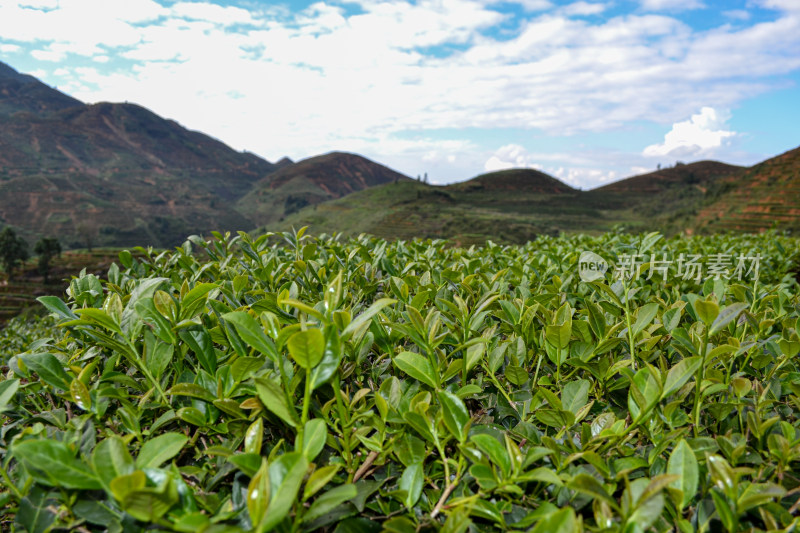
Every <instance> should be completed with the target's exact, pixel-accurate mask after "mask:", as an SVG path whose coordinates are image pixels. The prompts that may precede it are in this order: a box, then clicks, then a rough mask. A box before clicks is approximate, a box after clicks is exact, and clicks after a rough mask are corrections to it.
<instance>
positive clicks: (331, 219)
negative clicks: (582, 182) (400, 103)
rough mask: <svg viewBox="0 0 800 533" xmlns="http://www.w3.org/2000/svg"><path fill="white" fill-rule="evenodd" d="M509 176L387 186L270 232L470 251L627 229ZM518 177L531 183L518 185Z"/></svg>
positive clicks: (575, 200)
mask: <svg viewBox="0 0 800 533" xmlns="http://www.w3.org/2000/svg"><path fill="white" fill-rule="evenodd" d="M509 172H517V173H518V175H517V176H512V175H511V174H505V175H503V174H501V173H498V174H496V175H494V176H483V177H479V178H478V179H476V180H471V181H470V182H467V183H462V184H457V185H451V186H447V187H435V186H431V185H425V184H422V183H418V182H415V181H411V182H404V183H397V184H394V183H391V184H387V185H383V186H380V187H374V188H370V189H366V190H364V191H360V192H357V193H353V194H351V195H348V196H346V197H344V198H341V199H339V200H335V201H332V202H326V203H324V204H320V205H318V206H315V207H310V208H305V209H303V210H301V211H299V212H298V213H295V214H293V215H291V216H288V217H286V219H285V220H284V221H283V222H282V223H281V224H278V225H275V226H274V227H275V228H279V229H285V228H290V227H299V226H304V225H309V226H311V230H312V231H316V232H327V233H331V232H333V231H339V232H342V233H345V234H349V235H352V234H358V233H361V232H365V233H371V234H374V235H377V236H379V237H384V238H389V239H394V238H411V237H423V238H450V239H453V240H454V241H455V242H457V243H460V244H474V243H482V242H484V241H486V240H487V239H492V240H495V241H500V242H525V241H527V240H530V239H532V238H534V237H535V236H536V235H537V234H540V233H554V232H557V231H558V230H560V229H564V228H565V227H569V228H574V229H576V230H580V231H584V232H590V233H592V232H600V231H603V230H605V229H608V228H609V227H611V226H612V225H613V224H614V223H617V222H625V219H614V220H601V213H600V212H598V211H596V210H594V209H592V208H587V207H586V206H585V205H583V204H582V203H581V201H580V195H581V193H580V191H576V190H574V189H571V188H569V187H567V186H566V185H564V184H562V183H560V182H558V181H557V180H554V179H553V178H550V177H546V176H545V177H546V180H543V179H542V177H543V176H544V175H540V176H539V175H537V176H532V175H530V172H535V171H509ZM520 172H521V173H522V174H523V175H527V176H528V177H529V178H532V179H528V180H523V181H518V178H519V173H520ZM537 174H538V173H537ZM509 177H513V179H511V180H507V178H509ZM494 180H497V181H496V182H493V181H494ZM550 180H552V181H550ZM500 183H502V185H503V186H498V185H499V184H500ZM554 185H555V187H554ZM269 229H272V228H271V227H270V228H269Z"/></svg>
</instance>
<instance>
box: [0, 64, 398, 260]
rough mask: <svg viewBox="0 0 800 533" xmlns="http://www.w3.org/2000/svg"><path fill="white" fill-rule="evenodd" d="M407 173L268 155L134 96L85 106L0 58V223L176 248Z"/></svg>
mask: <svg viewBox="0 0 800 533" xmlns="http://www.w3.org/2000/svg"><path fill="white" fill-rule="evenodd" d="M408 179H409V178H407V177H405V176H403V175H402V174H399V173H397V172H395V171H393V170H390V169H388V168H386V167H384V166H382V165H379V164H377V163H374V162H372V161H369V160H368V159H365V158H363V157H361V156H358V155H354V154H345V153H339V152H334V153H331V154H327V155H323V156H318V157H313V158H310V159H307V160H304V161H300V162H299V163H295V162H293V161H292V160H291V159H289V158H283V159H281V160H279V161H278V162H277V163H274V164H273V163H270V162H268V161H265V160H263V159H261V158H259V157H257V156H255V155H253V154H250V153H247V152H237V151H235V150H233V149H231V148H230V147H228V146H227V145H225V144H223V143H222V142H220V141H218V140H216V139H213V138H211V137H209V136H207V135H205V134H202V133H199V132H195V131H190V130H187V129H186V128H184V127H183V126H181V125H180V124H178V123H177V122H175V121H172V120H167V119H164V118H162V117H160V116H158V115H156V114H155V113H153V112H151V111H149V110H147V109H145V108H143V107H141V106H138V105H135V104H128V103H125V104H115V103H105V102H104V103H98V104H94V105H86V104H83V103H82V102H80V101H78V100H76V99H74V98H72V97H69V96H67V95H65V94H62V93H60V92H59V91H57V90H55V89H53V88H50V87H48V86H47V85H45V84H43V83H41V82H40V81H38V80H37V79H36V78H34V77H32V76H28V75H25V74H20V73H18V72H17V71H15V70H14V69H12V68H11V67H9V66H8V65H5V64H3V63H0V226H1V225H3V224H12V225H15V226H18V227H19V228H20V229H21V231H22V232H23V234H24V235H25V236H26V237H28V238H29V239H31V238H38V237H39V236H43V235H47V236H57V237H58V238H59V239H60V240H61V241H62V243H63V244H64V245H66V246H68V247H76V246H87V245H89V246H91V245H93V244H95V245H102V244H108V245H114V246H134V245H145V246H146V245H152V246H173V245H176V244H180V243H181V242H183V240H184V239H185V237H186V236H187V235H189V234H192V233H200V234H203V233H207V232H209V231H212V230H251V229H252V228H254V227H255V226H256V225H257V224H264V223H268V222H273V221H277V220H279V219H280V218H281V217H282V216H284V215H285V214H286V213H291V212H293V211H295V210H297V209H299V208H300V207H303V206H306V205H313V204H317V203H320V202H323V201H326V200H331V199H335V198H339V197H341V196H343V195H346V194H349V193H351V192H353V191H358V190H361V189H363V188H365V187H372V186H374V185H379V184H383V183H388V182H393V181H398V180H408Z"/></svg>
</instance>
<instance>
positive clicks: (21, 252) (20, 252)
mask: <svg viewBox="0 0 800 533" xmlns="http://www.w3.org/2000/svg"><path fill="white" fill-rule="evenodd" d="M33 253H35V254H36V255H37V256H38V257H39V261H38V263H37V270H38V272H39V274H41V275H42V276H43V277H44V282H45V283H48V282H49V275H50V263H51V261H52V260H53V258H54V257H56V256H59V255H61V244H60V243H59V242H58V239H56V238H53V237H42V238H41V239H39V240H38V241H37V242H36V245H35V246H34V247H33ZM28 257H29V255H28V242H27V241H26V240H25V239H23V238H22V237H21V236H19V235H17V232H16V231H14V228H12V227H10V226H6V227H5V228H3V231H0V266H1V267H2V268H3V270H4V271H5V272H6V274H8V279H12V277H13V275H14V269H15V268H17V266H18V265H19V264H20V263H22V262H23V261H26V260H27V259H28Z"/></svg>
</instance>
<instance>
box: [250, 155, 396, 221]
mask: <svg viewBox="0 0 800 533" xmlns="http://www.w3.org/2000/svg"><path fill="white" fill-rule="evenodd" d="M399 181H411V180H410V178H408V177H407V176H404V175H403V174H400V173H399V172H395V171H394V170H391V169H390V168H387V167H385V166H383V165H380V164H377V163H375V162H373V161H370V160H369V159H366V158H364V157H361V156H360V155H356V154H348V153H342V152H332V153H329V154H325V155H320V156H316V157H311V158H309V159H305V160H303V161H300V162H298V163H295V164H291V165H286V166H284V167H283V168H281V169H279V170H276V171H275V172H273V173H272V174H270V175H269V176H267V177H265V178H264V179H262V180H260V181H259V182H258V183H256V184H255V185H254V186H253V187H252V189H251V190H250V191H249V192H248V193H247V194H246V195H244V196H243V197H242V198H241V199H240V200H239V201H238V202H237V204H236V208H237V210H238V211H239V212H240V213H242V214H244V215H245V216H247V217H248V218H249V219H250V220H252V221H254V222H255V223H256V224H259V225H264V224H269V223H274V222H278V221H280V220H281V219H282V218H283V217H284V216H286V215H288V214H291V213H294V212H296V211H298V210H300V209H302V208H303V207H305V206H310V205H316V204H320V203H322V202H325V201H329V200H333V199H336V198H341V197H342V196H346V195H348V194H351V193H353V192H356V191H360V190H362V189H367V188H370V187H375V186H377V185H383V184H386V183H394V182H399Z"/></svg>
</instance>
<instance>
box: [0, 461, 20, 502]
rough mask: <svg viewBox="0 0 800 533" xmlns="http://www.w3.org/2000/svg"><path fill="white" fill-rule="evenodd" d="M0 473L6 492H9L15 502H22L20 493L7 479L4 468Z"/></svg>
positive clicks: (0, 469)
mask: <svg viewBox="0 0 800 533" xmlns="http://www.w3.org/2000/svg"><path fill="white" fill-rule="evenodd" d="M0 473H2V474H3V485H5V486H6V487H8V490H9V491H11V494H13V495H14V498H16V499H17V501H22V498H23V496H22V493H20V491H19V489H18V488H17V486H16V485H14V482H13V481H11V479H10V478H9V477H8V473H7V472H6V469H5V468H0Z"/></svg>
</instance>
